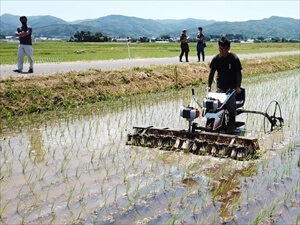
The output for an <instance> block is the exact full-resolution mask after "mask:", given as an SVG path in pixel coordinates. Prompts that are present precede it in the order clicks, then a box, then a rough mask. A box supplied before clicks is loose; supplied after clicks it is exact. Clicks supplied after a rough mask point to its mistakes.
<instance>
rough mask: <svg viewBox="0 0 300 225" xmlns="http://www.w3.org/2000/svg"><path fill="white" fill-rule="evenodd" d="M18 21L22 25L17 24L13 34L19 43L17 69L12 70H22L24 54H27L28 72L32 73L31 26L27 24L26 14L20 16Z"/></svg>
mask: <svg viewBox="0 0 300 225" xmlns="http://www.w3.org/2000/svg"><path fill="white" fill-rule="evenodd" d="M20 21H21V23H22V25H21V26H19V27H18V28H17V30H16V32H15V35H16V36H17V37H19V42H20V45H19V48H18V69H15V70H14V72H17V73H22V72H23V63H24V56H25V55H27V56H28V60H29V70H28V73H33V58H32V57H33V48H32V39H31V34H32V28H31V27H30V26H28V25H27V18H26V16H21V17H20Z"/></svg>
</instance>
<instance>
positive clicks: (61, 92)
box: [0, 55, 299, 119]
mask: <svg viewBox="0 0 300 225" xmlns="http://www.w3.org/2000/svg"><path fill="white" fill-rule="evenodd" d="M242 65H243V77H244V78H245V77H247V76H254V75H258V74H262V73H272V72H277V71H284V70H291V69H296V68H299V55H292V56H280V57H272V58H257V59H246V60H242ZM208 73H209V65H208V63H188V64H187V63H185V64H180V65H167V66H150V67H133V68H127V69H118V70H88V71H84V72H75V71H72V72H68V73H57V74H53V75H48V76H47V75H41V76H39V75H35V76H16V77H9V78H1V79H0V118H2V119H5V118H6V119H9V118H11V117H12V116H20V115H24V114H31V113H41V112H45V111H52V110H57V109H67V108H73V107H76V106H80V105H87V104H93V103H96V102H99V101H105V100H109V99H114V98H118V97H125V96H131V95H136V94H142V93H149V92H159V91H166V90H170V89H176V88H183V87H186V86H189V85H197V84H202V83H206V82H207V76H208Z"/></svg>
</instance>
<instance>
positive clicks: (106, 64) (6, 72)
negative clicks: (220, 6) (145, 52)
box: [0, 50, 300, 77]
mask: <svg viewBox="0 0 300 225" xmlns="http://www.w3.org/2000/svg"><path fill="white" fill-rule="evenodd" d="M292 54H298V55H300V50H299V51H293V52H272V53H260V54H239V55H238V56H239V58H240V59H245V58H257V57H272V56H279V55H292ZM212 57H213V56H206V61H207V62H209V61H210V60H211V59H212ZM189 61H190V62H196V61H197V58H196V57H189ZM179 63H180V62H179V58H178V57H172V58H148V59H122V60H103V61H78V62H64V63H41V64H35V65H34V73H33V74H30V75H37V74H38V75H43V74H51V73H56V72H68V71H71V70H74V71H85V70H88V69H91V68H93V69H103V70H106V69H117V68H122V67H123V68H125V67H134V66H140V67H142V66H149V65H167V64H179ZM28 66H29V65H28V64H24V71H27V70H28ZM14 69H16V65H1V66H0V77H4V76H20V75H25V74H26V75H28V74H27V73H25V72H23V73H22V74H19V73H15V72H13V70H14Z"/></svg>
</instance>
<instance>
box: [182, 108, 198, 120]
mask: <svg viewBox="0 0 300 225" xmlns="http://www.w3.org/2000/svg"><path fill="white" fill-rule="evenodd" d="M199 115H200V112H199V110H198V109H196V108H194V107H189V106H188V107H181V109H180V116H181V117H183V118H185V119H187V120H193V119H196V118H198V117H199Z"/></svg>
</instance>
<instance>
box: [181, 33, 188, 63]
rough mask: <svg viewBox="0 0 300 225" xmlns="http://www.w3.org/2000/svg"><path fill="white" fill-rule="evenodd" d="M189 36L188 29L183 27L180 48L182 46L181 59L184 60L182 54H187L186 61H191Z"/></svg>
mask: <svg viewBox="0 0 300 225" xmlns="http://www.w3.org/2000/svg"><path fill="white" fill-rule="evenodd" d="M188 42H189V36H187V30H186V29H183V30H182V33H181V36H180V48H181V53H180V55H179V61H180V62H182V56H183V54H185V61H186V62H189V51H190V48H189V44H188Z"/></svg>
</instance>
